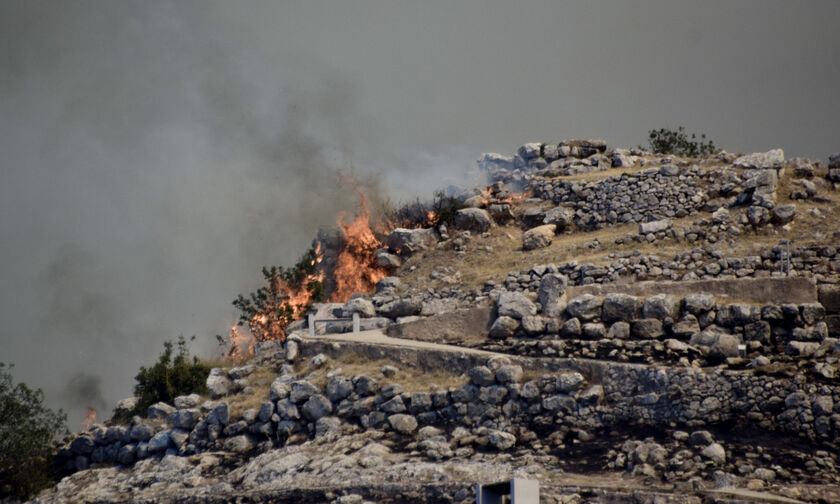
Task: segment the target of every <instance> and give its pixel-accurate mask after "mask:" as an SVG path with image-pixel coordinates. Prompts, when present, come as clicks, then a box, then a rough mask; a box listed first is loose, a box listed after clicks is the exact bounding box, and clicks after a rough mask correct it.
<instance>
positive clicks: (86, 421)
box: [82, 406, 96, 431]
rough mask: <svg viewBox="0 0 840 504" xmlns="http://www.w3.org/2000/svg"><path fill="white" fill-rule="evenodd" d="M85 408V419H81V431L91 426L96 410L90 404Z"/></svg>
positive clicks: (94, 419)
mask: <svg viewBox="0 0 840 504" xmlns="http://www.w3.org/2000/svg"><path fill="white" fill-rule="evenodd" d="M87 410H88V411H87V416H85V419H84V420H82V431H87V430H90V428H91V427H92V426H93V422H95V421H96V410H95V409H93V408H91V407H90V406H88V409H87Z"/></svg>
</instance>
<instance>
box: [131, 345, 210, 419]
mask: <svg viewBox="0 0 840 504" xmlns="http://www.w3.org/2000/svg"><path fill="white" fill-rule="evenodd" d="M194 339H195V336H193V337H192V338H190V341H192V340H194ZM175 346H176V345H174V344H173V343H172V342H171V341H167V342H165V343H164V344H163V348H164V350H163V353H162V354H160V357H159V358H158V361H157V363H155V365H154V366H152V367H150V368H146V367H143V366H141V367H140V372H139V373H137V376H135V377H134V379H135V380H136V381H137V384H136V385H135V386H134V394H135V395H136V396H137V397H138V401H137V406H136V407H135V409H134V412H135V413H136V414H143V413H145V411H146V410H147V409H148V407H149V406H151V405H152V404H154V403H156V402H159V401H163V402H166V403H169V404H172V401H173V400H174V399H175V398H176V397H178V396H180V395H185V394H192V393H198V394H201V393H203V392H204V391H205V390H206V386H205V383H206V381H207V375H208V374H209V373H210V369H211V366H210V364H206V363H204V362H201V361H200V360H199V359H198V357H195V356H193V357H192V358H190V354H189V351H188V350H187V341H186V340H185V339H184V337H183V336H178V342H177V347H178V353H177V354H175V355H174V356H173V351H174V349H175Z"/></svg>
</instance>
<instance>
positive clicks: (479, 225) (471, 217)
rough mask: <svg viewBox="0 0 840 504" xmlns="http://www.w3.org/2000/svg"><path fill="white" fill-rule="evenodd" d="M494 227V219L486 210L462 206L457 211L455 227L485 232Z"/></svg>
mask: <svg viewBox="0 0 840 504" xmlns="http://www.w3.org/2000/svg"><path fill="white" fill-rule="evenodd" d="M491 227H493V219H491V218H490V214H489V213H487V211H486V210H482V209H480V208H462V209H460V210H458V211H457V212H455V228H456V229H465V230H469V231H478V232H479V233H484V232H486V231H488V230H490V228H491Z"/></svg>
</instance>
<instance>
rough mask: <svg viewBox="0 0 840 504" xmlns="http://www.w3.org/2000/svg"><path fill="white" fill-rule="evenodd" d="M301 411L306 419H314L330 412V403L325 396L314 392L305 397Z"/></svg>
mask: <svg viewBox="0 0 840 504" xmlns="http://www.w3.org/2000/svg"><path fill="white" fill-rule="evenodd" d="M301 413H303V416H304V417H305V418H306V419H308V420H311V421H315V420H318V419H319V418H321V417H323V416H326V415H329V414H330V413H332V403H331V402H330V400H329V399H327V398H326V397H325V396H323V395H321V394H316V395H313V396H311V397H310V398H309V399H307V401H306V402H305V403H304V404H303V408H301Z"/></svg>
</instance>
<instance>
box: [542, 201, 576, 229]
mask: <svg viewBox="0 0 840 504" xmlns="http://www.w3.org/2000/svg"><path fill="white" fill-rule="evenodd" d="M574 218H575V211H574V209H572V208H569V207H562V206H559V207H555V208H552V209H551V210H549V211H548V212H546V213H545V218H543V224H553V225H554V226H555V228H554V231H555V233H560V232H562V231H565V230H567V229H570V228H571V227H572V223H573V222H574Z"/></svg>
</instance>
